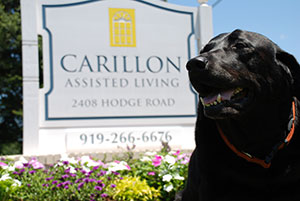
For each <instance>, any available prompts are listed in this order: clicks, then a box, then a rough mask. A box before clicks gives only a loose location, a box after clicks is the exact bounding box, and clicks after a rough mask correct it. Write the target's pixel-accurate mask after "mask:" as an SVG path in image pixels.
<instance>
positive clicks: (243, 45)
mask: <svg viewBox="0 0 300 201" xmlns="http://www.w3.org/2000/svg"><path fill="white" fill-rule="evenodd" d="M247 47H248V45H247V44H246V43H236V44H235V45H233V47H232V48H233V49H243V48H247Z"/></svg>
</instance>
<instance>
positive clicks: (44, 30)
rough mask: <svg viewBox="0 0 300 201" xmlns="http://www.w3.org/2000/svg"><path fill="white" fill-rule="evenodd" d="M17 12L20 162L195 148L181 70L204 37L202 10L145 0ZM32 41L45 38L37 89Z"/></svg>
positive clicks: (43, 2)
mask: <svg viewBox="0 0 300 201" xmlns="http://www.w3.org/2000/svg"><path fill="white" fill-rule="evenodd" d="M21 5H22V31H23V32H22V35H23V83H24V85H23V86H24V150H23V153H24V154H27V155H28V154H58V153H65V152H82V151H118V150H119V149H120V148H121V149H124V148H125V147H126V146H133V145H134V146H135V147H136V150H145V149H158V148H159V147H160V146H161V143H162V142H168V143H169V145H170V146H171V147H172V148H181V149H189V148H190V149H192V148H193V146H194V142H193V139H194V137H193V135H194V134H193V133H194V132H193V130H194V122H195V117H196V113H197V103H198V97H197V94H196V92H195V91H194V90H193V89H192V87H191V86H190V84H189V80H188V76H187V72H186V70H185V63H186V62H187V61H188V60H189V59H190V58H192V57H193V56H194V55H195V54H196V53H197V50H196V49H197V48H196V47H195V40H196V39H197V40H199V41H201V43H204V42H206V41H207V40H208V39H209V38H210V37H211V35H212V28H211V27H212V25H211V10H210V7H209V6H207V5H204V4H201V5H200V7H199V8H198V9H197V8H193V7H183V6H177V5H172V4H168V3H165V2H160V1H153V0H147V1H144V0H84V1H80V0H51V1H49V0H35V1H31V2H30V3H29V2H28V1H27V0H21ZM204 7H205V8H204ZM201 18H210V19H207V20H203V19H202V20H201ZM202 29H203V30H202ZM204 29H206V30H204ZM27 30H30V31H29V32H28V33H30V37H32V38H30V37H29V36H27V35H29V34H28V33H27ZM37 34H40V35H41V36H42V38H43V74H44V77H43V78H44V79H43V80H44V83H43V88H41V89H38V85H39V82H38V76H37V75H38V54H37ZM28 37H29V38H28ZM27 41H29V42H27ZM28 58H31V60H29V59H28ZM27 61H29V62H27ZM29 73H31V74H29ZM28 83H30V87H31V88H32V90H30V89H29V86H28V85H29V84H28ZM29 92H30V93H31V94H27V93H29ZM29 116H31V117H29ZM32 120H33V121H32ZM29 141H30V143H29ZM54 146H55V149H53V147H54Z"/></svg>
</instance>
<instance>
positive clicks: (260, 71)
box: [181, 30, 300, 201]
mask: <svg viewBox="0 0 300 201" xmlns="http://www.w3.org/2000/svg"><path fill="white" fill-rule="evenodd" d="M187 69H188V71H189V77H190V81H191V84H192V86H193V87H194V89H195V90H196V91H197V92H198V93H199V99H200V100H201V101H199V107H198V108H199V109H198V118H197V122H196V129H195V140H196V149H195V150H194V152H193V154H192V157H191V161H190V165H189V175H188V181H187V185H186V188H185V190H184V191H183V193H182V199H181V200H182V201H215V200H216V201H221V200H222V201H300V128H299V117H300V115H299V113H300V102H299V100H300V66H299V64H298V63H297V61H296V59H295V58H294V57H293V56H292V55H290V54H288V53H287V52H285V51H283V50H282V49H280V48H279V47H278V46H277V45H276V44H274V43H273V42H272V41H270V40H269V39H268V38H266V37H264V36H262V35H260V34H257V33H253V32H247V31H241V30H235V31H233V32H232V33H226V34H221V35H219V36H217V37H215V38H213V39H212V40H211V41H210V42H209V43H208V44H207V45H206V46H205V47H204V48H203V49H202V50H201V52H200V55H199V56H197V57H195V58H193V59H191V60H190V61H189V62H188V63H187Z"/></svg>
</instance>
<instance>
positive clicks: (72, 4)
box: [42, 0, 198, 120]
mask: <svg viewBox="0 0 300 201" xmlns="http://www.w3.org/2000/svg"><path fill="white" fill-rule="evenodd" d="M97 1H104V0H87V1H82V2H76V3H68V4H57V5H42V17H43V29H44V30H45V31H46V32H47V33H48V36H49V67H50V89H49V91H48V92H47V93H45V120H97V119H145V118H155V119H157V118H191V117H196V116H197V107H198V95H197V94H196V93H195V91H194V90H193V89H192V88H191V87H190V89H191V91H192V93H193V94H194V95H195V114H191V115H157V116H155V115H146V116H103V117H49V100H48V97H49V95H50V93H51V92H52V91H53V41H52V33H51V31H50V30H49V29H48V28H47V25H46V9H47V8H58V7H69V6H77V5H82V4H88V3H93V2H97ZM133 1H136V2H140V3H143V4H146V5H149V6H153V7H156V8H159V9H163V10H167V11H170V12H175V13H180V14H185V15H190V17H191V33H190V34H189V35H188V38H187V45H188V59H191V44H190V39H191V37H192V35H194V34H195V30H194V13H193V12H188V11H181V10H175V9H171V8H166V7H162V6H159V5H156V4H153V3H150V2H147V1H144V0H133Z"/></svg>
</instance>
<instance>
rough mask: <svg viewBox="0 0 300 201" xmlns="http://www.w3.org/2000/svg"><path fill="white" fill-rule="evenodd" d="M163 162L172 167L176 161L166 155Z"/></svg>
mask: <svg viewBox="0 0 300 201" xmlns="http://www.w3.org/2000/svg"><path fill="white" fill-rule="evenodd" d="M165 161H166V162H167V163H169V164H170V165H174V164H175V163H176V159H175V158H174V157H173V156H170V155H166V157H165Z"/></svg>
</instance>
